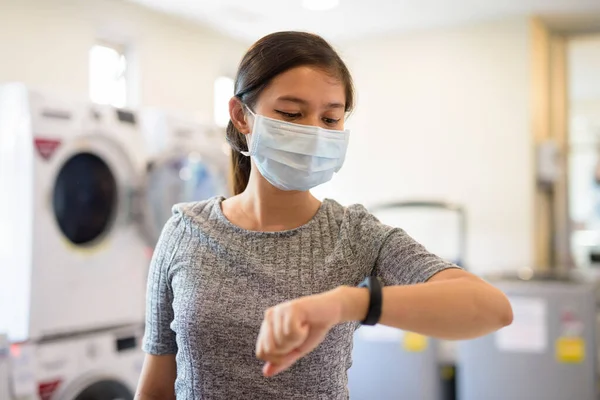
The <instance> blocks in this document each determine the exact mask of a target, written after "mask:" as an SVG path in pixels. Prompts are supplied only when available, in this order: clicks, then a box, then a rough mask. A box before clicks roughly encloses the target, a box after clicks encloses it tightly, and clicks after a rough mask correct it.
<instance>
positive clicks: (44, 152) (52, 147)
mask: <svg viewBox="0 0 600 400" xmlns="http://www.w3.org/2000/svg"><path fill="white" fill-rule="evenodd" d="M34 143H35V148H36V150H37V152H38V154H39V155H40V157H42V158H43V159H44V160H46V161H48V160H50V158H52V156H53V155H54V152H55V151H56V150H57V149H58V148H59V147H60V140H56V139H44V138H35V140H34Z"/></svg>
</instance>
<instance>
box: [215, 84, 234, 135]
mask: <svg viewBox="0 0 600 400" xmlns="http://www.w3.org/2000/svg"><path fill="white" fill-rule="evenodd" d="M233 89H234V88H233V79H231V78H229V77H227V76H220V77H218V78H217V79H216V80H215V87H214V96H215V97H214V111H215V115H214V118H215V124H217V126H219V127H222V128H224V127H226V126H227V123H228V122H229V99H231V96H233Z"/></svg>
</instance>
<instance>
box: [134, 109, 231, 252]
mask: <svg viewBox="0 0 600 400" xmlns="http://www.w3.org/2000/svg"><path fill="white" fill-rule="evenodd" d="M140 120H141V129H142V132H143V135H144V140H145V144H146V151H147V156H148V158H149V163H148V166H147V171H146V172H147V176H146V193H145V199H146V206H147V207H148V208H147V209H146V212H145V215H146V218H145V221H146V223H147V225H146V230H145V231H146V232H150V235H151V236H150V237H149V240H150V243H151V244H152V245H154V244H155V243H156V241H157V240H158V237H159V235H160V232H161V230H162V228H163V226H164V224H165V223H166V222H167V220H168V219H169V217H170V216H171V214H172V213H171V209H172V207H173V205H174V204H177V203H184V202H191V201H200V200H205V199H208V198H210V197H213V196H218V195H222V196H225V197H227V196H229V195H230V189H229V171H230V152H231V149H230V147H229V145H228V144H227V142H226V140H225V131H224V130H223V129H219V128H217V127H214V126H211V125H204V124H201V123H198V122H196V121H193V120H191V119H190V118H188V117H186V116H181V115H176V114H174V113H169V112H165V111H161V110H157V109H146V110H143V111H142V112H141V114H140Z"/></svg>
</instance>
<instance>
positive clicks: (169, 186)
mask: <svg viewBox="0 0 600 400" xmlns="http://www.w3.org/2000/svg"><path fill="white" fill-rule="evenodd" d="M226 193H227V176H226V175H225V174H224V173H223V172H222V171H221V170H220V169H219V168H218V166H217V165H214V164H211V162H210V161H204V160H203V159H202V158H200V157H199V156H197V155H196V156H190V155H185V156H184V155H181V156H174V157H172V158H170V159H168V160H167V161H166V162H163V163H161V164H159V165H154V166H151V167H150V169H149V175H148V193H147V196H148V203H149V207H150V215H149V219H150V221H151V227H150V229H151V233H150V235H151V238H150V240H151V241H152V242H153V243H152V245H154V244H155V243H156V241H157V240H158V237H159V236H160V232H161V230H162V228H163V226H164V224H165V223H166V222H167V221H168V219H169V218H170V217H171V215H172V211H171V210H172V208H173V205H175V204H177V203H186V202H191V201H200V200H206V199H209V198H211V197H214V196H218V195H226Z"/></svg>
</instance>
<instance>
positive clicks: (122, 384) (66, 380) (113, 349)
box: [0, 325, 144, 400]
mask: <svg viewBox="0 0 600 400" xmlns="http://www.w3.org/2000/svg"><path fill="white" fill-rule="evenodd" d="M142 337H143V326H141V325H137V326H136V325H132V326H126V327H121V328H117V329H108V330H105V331H99V332H95V333H88V334H83V335H78V336H76V337H70V336H66V337H64V338H56V339H52V340H48V341H42V342H40V343H37V344H33V345H31V344H22V345H13V346H12V349H11V362H12V368H11V371H10V374H9V387H10V393H9V397H8V399H10V400H12V399H21V398H27V399H40V400H114V399H120V400H133V397H134V395H135V390H136V387H137V383H138V379H139V376H140V372H141V368H142V365H143V361H144V353H143V352H142V350H141V348H140V342H141V340H142ZM0 393H1V392H0ZM2 400H4V399H2Z"/></svg>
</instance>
